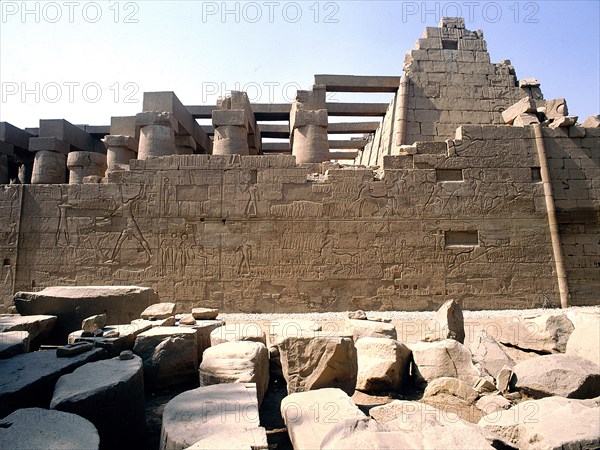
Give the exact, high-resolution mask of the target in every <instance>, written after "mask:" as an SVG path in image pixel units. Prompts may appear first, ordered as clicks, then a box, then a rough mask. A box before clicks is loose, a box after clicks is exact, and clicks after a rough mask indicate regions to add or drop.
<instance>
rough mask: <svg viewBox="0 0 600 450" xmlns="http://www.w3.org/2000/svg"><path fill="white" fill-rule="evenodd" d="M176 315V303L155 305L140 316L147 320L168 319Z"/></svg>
mask: <svg viewBox="0 0 600 450" xmlns="http://www.w3.org/2000/svg"><path fill="white" fill-rule="evenodd" d="M173 315H175V303H168V302H165V303H155V304H154V305H150V306H148V307H147V308H146V309H144V310H143V311H142V313H141V314H140V318H142V319H146V320H155V319H167V318H169V317H171V316H173Z"/></svg>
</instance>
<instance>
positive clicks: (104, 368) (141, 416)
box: [50, 356, 145, 448]
mask: <svg viewBox="0 0 600 450" xmlns="http://www.w3.org/2000/svg"><path fill="white" fill-rule="evenodd" d="M50 409H56V410H59V411H65V412H70V413H73V414H77V415H79V416H81V417H84V418H85V419H87V420H89V421H90V422H92V423H93V424H94V426H95V427H96V428H97V429H98V433H99V434H100V439H101V441H102V446H103V447H104V448H119V447H121V446H135V445H136V444H138V443H139V442H143V439H144V433H145V411H144V373H143V364H142V360H141V358H140V357H138V356H134V357H133V359H128V360H122V359H120V358H119V357H116V358H111V359H107V360H104V361H97V362H92V363H88V364H85V365H83V366H81V367H79V368H78V369H75V371H74V372H73V373H70V374H67V375H63V376H62V377H60V379H59V380H58V381H57V383H56V386H55V387H54V394H53V396H52V401H51V402H50ZM124 418H126V420H124Z"/></svg>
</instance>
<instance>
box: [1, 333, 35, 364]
mask: <svg viewBox="0 0 600 450" xmlns="http://www.w3.org/2000/svg"><path fill="white" fill-rule="evenodd" d="M28 351H29V332H28V331H7V332H6V333H0V359H8V358H12V357H13V356H15V355H20V354H21V353H27V352H28Z"/></svg>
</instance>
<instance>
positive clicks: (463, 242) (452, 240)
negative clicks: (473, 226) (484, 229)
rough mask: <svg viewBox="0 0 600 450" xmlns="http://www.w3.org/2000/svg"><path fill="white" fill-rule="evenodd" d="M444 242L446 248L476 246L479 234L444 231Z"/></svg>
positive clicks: (472, 231) (471, 231) (475, 231)
mask: <svg viewBox="0 0 600 450" xmlns="http://www.w3.org/2000/svg"><path fill="white" fill-rule="evenodd" d="M444 242H445V246H446V248H448V247H474V246H478V245H479V232H478V231H477V230H469V231H446V232H444Z"/></svg>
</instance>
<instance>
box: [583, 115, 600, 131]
mask: <svg viewBox="0 0 600 450" xmlns="http://www.w3.org/2000/svg"><path fill="white" fill-rule="evenodd" d="M581 126H582V127H584V128H600V114H592V115H591V116H589V117H587V118H586V119H585V120H584V121H583V123H582V124H581Z"/></svg>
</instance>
